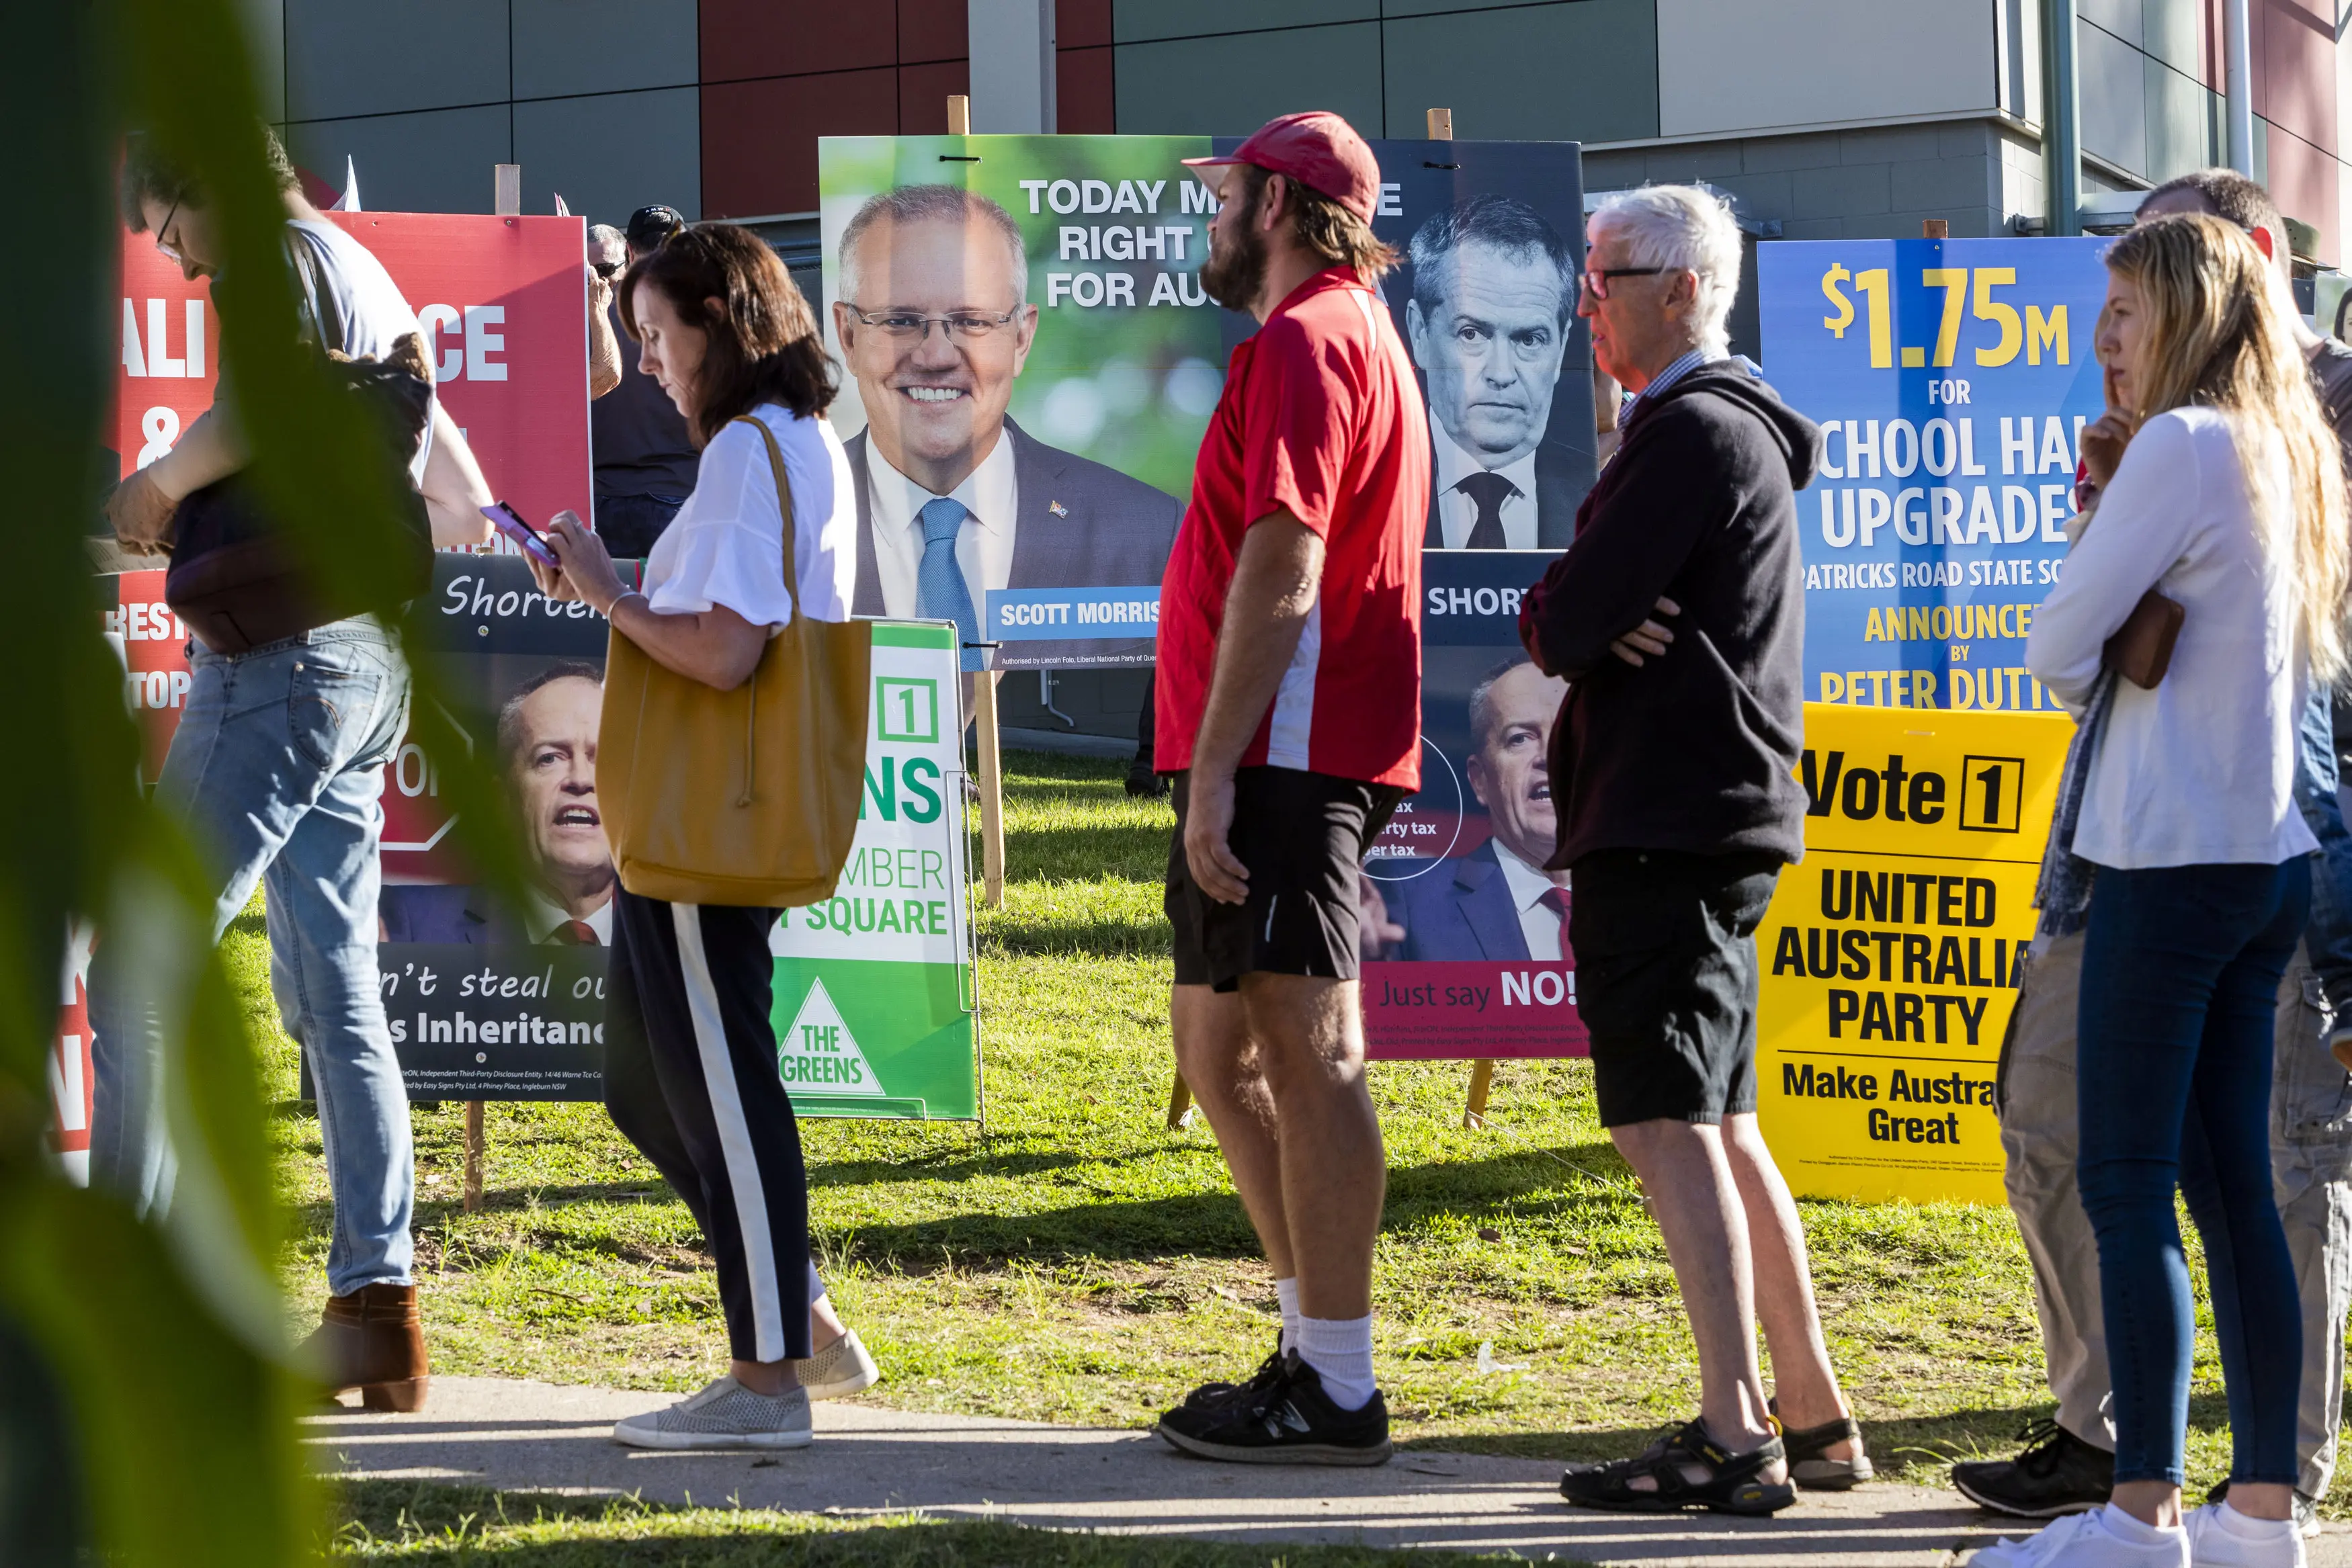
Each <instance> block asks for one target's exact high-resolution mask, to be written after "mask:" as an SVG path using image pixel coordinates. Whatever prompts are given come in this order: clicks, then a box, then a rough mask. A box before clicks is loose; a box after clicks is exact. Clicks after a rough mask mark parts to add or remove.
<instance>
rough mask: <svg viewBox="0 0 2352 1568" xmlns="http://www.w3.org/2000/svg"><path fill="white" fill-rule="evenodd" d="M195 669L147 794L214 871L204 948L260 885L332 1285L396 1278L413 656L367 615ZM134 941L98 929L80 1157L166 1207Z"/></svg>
mask: <svg viewBox="0 0 2352 1568" xmlns="http://www.w3.org/2000/svg"><path fill="white" fill-rule="evenodd" d="M189 664H190V671H191V674H192V675H193V676H194V681H193V684H192V685H191V686H190V689H189V692H188V698H187V706H186V707H185V708H184V710H183V713H182V716H181V719H180V727H179V729H178V731H177V732H176V733H175V734H174V735H173V737H172V749H171V754H170V756H169V757H168V758H165V760H164V763H163V777H162V778H161V779H159V780H158V781H157V784H156V802H157V804H158V805H159V806H161V807H162V808H163V810H166V811H168V812H170V813H171V814H172V815H173V816H175V817H177V818H178V819H179V820H180V821H181V822H182V823H183V824H184V826H185V827H186V829H187V831H188V834H189V837H190V839H191V840H192V841H194V846H195V849H196V852H197V853H198V854H199V855H201V856H202V857H204V861H205V866H206V868H207V870H209V871H210V872H211V873H212V874H213V878H214V880H213V885H214V887H215V888H216V889H217V890H218V894H217V896H215V899H214V901H213V907H212V928H211V931H210V933H209V940H210V941H211V942H214V943H217V942H218V941H219V940H220V938H221V936H222V934H223V933H225V932H226V930H227V929H228V925H229V922H230V921H232V920H234V919H236V916H237V915H239V914H240V913H242V912H243V911H244V909H245V906H246V904H247V903H248V902H249V901H250V900H251V899H252V897H253V890H254V887H255V885H256V884H257V883H263V882H265V881H266V882H267V883H268V910H269V980H270V988H271V990H272V991H273V992H274V993H275V994H276V996H277V999H278V1013H279V1016H280V1017H281V1018H282V1019H284V1020H285V1024H286V1030H287V1032H288V1033H289V1034H290V1035H292V1036H293V1037H294V1039H295V1040H296V1041H297V1042H299V1044H300V1045H301V1047H302V1049H303V1051H305V1052H307V1053H308V1055H309V1058H310V1077H311V1081H312V1082H314V1083H315V1084H316V1085H317V1092H318V1097H319V1130H320V1137H321V1140H322V1141H323V1143H324V1144H325V1146H326V1156H327V1178H328V1182H329V1185H330V1186H331V1189H332V1191H333V1194H334V1201H335V1228H334V1236H333V1239H332V1240H331V1242H330V1243H329V1245H328V1249H327V1282H328V1286H329V1288H330V1289H331V1291H333V1292H334V1293H335V1294H336V1295H339V1296H341V1295H349V1294H351V1293H352V1291H357V1290H358V1289H359V1288H360V1287H361V1286H362V1285H370V1284H375V1283H379V1282H386V1281H388V1282H391V1283H394V1284H405V1283H407V1282H408V1280H409V1261H410V1255H411V1249H412V1244H411V1241H410V1239H409V1233H408V1221H409V1209H410V1206H411V1204H412V1202H413V1200H414V1198H415V1154H414V1150H413V1149H412V1147H411V1145H410V1143H409V1134H408V1092H407V1089H406V1087H405V1085H404V1083H403V1082H402V1079H401V1075H400V1062H399V1060H398V1058H396V1057H395V1056H394V1054H393V1049H392V1035H391V1032H390V1030H388V1029H387V1028H386V1027H385V1022H384V1013H383V997H382V995H381V993H380V990H379V981H378V978H377V971H376V953H375V948H376V892H377V888H378V885H379V883H380V881H381V877H382V862H381V860H380V859H379V855H378V848H377V846H378V843H379V841H381V839H382V836H383V804H382V799H381V798H382V796H383V764H384V761H385V759H386V758H389V757H390V756H391V755H392V752H393V748H394V747H396V746H397V745H399V743H400V737H401V732H402V731H403V730H404V728H405V727H407V723H408V667H407V665H406V664H403V663H402V662H401V657H400V653H399V650H398V649H397V647H396V646H395V645H394V643H393V640H392V638H391V636H390V634H389V633H387V632H385V631H384V630H383V627H382V626H380V625H379V624H377V623H376V622H373V621H372V620H367V619H357V620H351V621H341V622H336V623H334V624H333V625H331V626H323V627H320V629H319V630H317V631H315V632H308V633H306V634H305V635H303V636H300V637H296V638H291V639H289V640H288V641H286V642H283V643H271V644H269V645H268V647H264V648H257V649H256V650H254V651H253V652H251V653H239V654H234V655H229V654H219V653H210V652H208V651H206V650H205V649H204V648H202V647H196V648H194V650H193V656H192V657H191V659H190V661H189ZM139 946H140V944H139V941H138V939H137V937H136V936H134V935H132V934H131V933H129V932H125V933H122V934H121V936H119V937H118V939H115V940H109V939H108V938H107V936H106V934H105V933H103V932H101V933H100V941H99V945H98V950H97V952H96V953H95V954H94V955H93V956H92V959H91V963H90V977H89V1022H90V1059H91V1063H92V1073H93V1077H94V1079H95V1083H94V1091H95V1100H96V1105H95V1108H94V1113H93V1115H92V1118H91V1125H90V1154H89V1168H90V1179H91V1181H92V1183H93V1184H96V1185H100V1186H106V1187H109V1188H110V1189H112V1190H113V1191H115V1192H117V1193H119V1194H120V1195H121V1196H122V1197H124V1198H125V1199H127V1200H128V1201H129V1202H130V1203H131V1205H132V1207H134V1208H136V1209H137V1210H138V1211H139V1212H140V1213H142V1214H144V1215H151V1216H157V1217H160V1216H161V1215H162V1214H163V1212H164V1211H165V1210H167V1209H168V1208H169V1207H170V1206H171V1201H172V1189H173V1181H174V1177H175V1176H176V1169H175V1166H174V1161H173V1153H172V1146H171V1139H170V1134H169V1128H168V1125H167V1121H168V1118H167V1116H166V1112H165V1107H166V1103H167V1085H166V1083H165V1082H164V1072H165V1065H164V1064H165V1061H166V1054H165V1051H164V1049H163V1030H162V1022H161V1019H160V1018H159V1017H158V1016H157V1015H158V1009H157V1004H156V1000H155V998H153V997H152V995H150V994H148V991H149V988H148V987H146V986H145V985H142V980H143V979H144V978H145V977H146V976H147V975H148V974H150V973H152V969H150V968H149V967H146V966H144V965H142V961H141V957H140V954H139V950H138V949H139Z"/></svg>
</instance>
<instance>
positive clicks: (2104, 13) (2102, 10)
mask: <svg viewBox="0 0 2352 1568" xmlns="http://www.w3.org/2000/svg"><path fill="white" fill-rule="evenodd" d="M2142 5H2143V0H2075V5H2074V14H2075V15H2076V16H2080V17H2082V19H2083V20H2084V21H2085V22H2088V23H2090V24H2091V25H2092V26H2095V27H2100V28H2104V29H2105V31H2107V32H2110V33H2113V34H2114V35H2115V36H2116V37H2118V38H2121V39H2122V40H2123V41H2124V42H2125V43H2126V44H2129V45H2131V46H2132V47H2134V48H2141V47H2145V40H2146V31H2145V28H2144V27H2143V26H2142V23H2143V16H2144V14H2143V11H2142V9H2141V7H2142Z"/></svg>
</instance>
